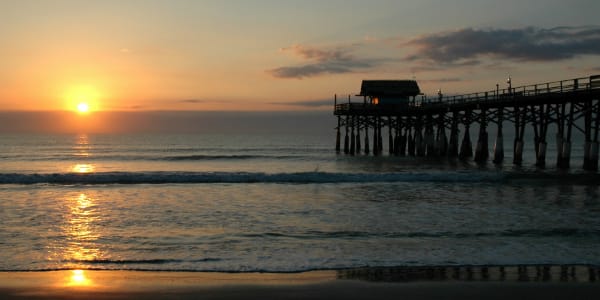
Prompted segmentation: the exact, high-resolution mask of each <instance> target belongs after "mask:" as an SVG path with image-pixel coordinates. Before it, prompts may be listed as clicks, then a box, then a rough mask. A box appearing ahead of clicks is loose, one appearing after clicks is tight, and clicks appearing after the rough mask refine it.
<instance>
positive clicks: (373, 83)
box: [358, 80, 421, 97]
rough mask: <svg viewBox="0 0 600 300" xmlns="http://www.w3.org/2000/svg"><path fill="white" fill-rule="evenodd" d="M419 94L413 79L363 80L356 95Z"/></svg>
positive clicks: (389, 95)
mask: <svg viewBox="0 0 600 300" xmlns="http://www.w3.org/2000/svg"><path fill="white" fill-rule="evenodd" d="M419 94H421V90H420V89H419V85H418V84H417V82H416V81H414V80H363V81H362V85H361V87H360V94H359V95H358V96H375V97H382V96H388V97H412V96H416V95H419Z"/></svg>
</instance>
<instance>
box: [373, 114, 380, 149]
mask: <svg viewBox="0 0 600 300" xmlns="http://www.w3.org/2000/svg"><path fill="white" fill-rule="evenodd" d="M373 121H374V123H373V155H375V156H377V155H379V151H378V150H377V148H378V145H379V142H377V137H378V136H379V134H378V133H377V127H379V126H378V122H377V117H375V118H374V119H373Z"/></svg>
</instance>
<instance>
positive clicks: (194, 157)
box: [0, 153, 312, 161]
mask: <svg viewBox="0 0 600 300" xmlns="http://www.w3.org/2000/svg"><path fill="white" fill-rule="evenodd" d="M306 157H311V156H307V155H306V154H298V155H268V154H231V155H222V154H191V155H151V154H144V155H129V154H107V155H89V156H88V155H87V154H77V153H74V154H69V155H65V154H58V155H49V156H38V157H31V155H15V156H11V157H6V156H5V157H1V156H0V159H7V160H15V161H19V160H27V161H72V160H77V159H81V158H84V159H85V160H86V161H203V160H252V159H272V160H286V159H301V158H306ZM311 158H312V157H311Z"/></svg>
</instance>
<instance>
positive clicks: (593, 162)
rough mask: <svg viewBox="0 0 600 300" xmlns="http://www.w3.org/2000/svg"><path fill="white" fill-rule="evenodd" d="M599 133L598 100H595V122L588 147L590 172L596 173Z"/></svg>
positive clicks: (599, 113)
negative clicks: (590, 143) (592, 135)
mask: <svg viewBox="0 0 600 300" xmlns="http://www.w3.org/2000/svg"><path fill="white" fill-rule="evenodd" d="M599 131H600V100H596V122H595V125H594V138H593V142H592V145H591V146H590V171H598V134H599Z"/></svg>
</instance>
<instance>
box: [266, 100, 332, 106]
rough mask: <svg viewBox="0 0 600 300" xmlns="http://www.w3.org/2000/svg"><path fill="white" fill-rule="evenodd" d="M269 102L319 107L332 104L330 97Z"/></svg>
mask: <svg viewBox="0 0 600 300" xmlns="http://www.w3.org/2000/svg"><path fill="white" fill-rule="evenodd" d="M269 104H276V105H288V106H301V107H311V108H319V107H329V106H333V100H332V99H322V100H304V101H290V102H271V103H269Z"/></svg>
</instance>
